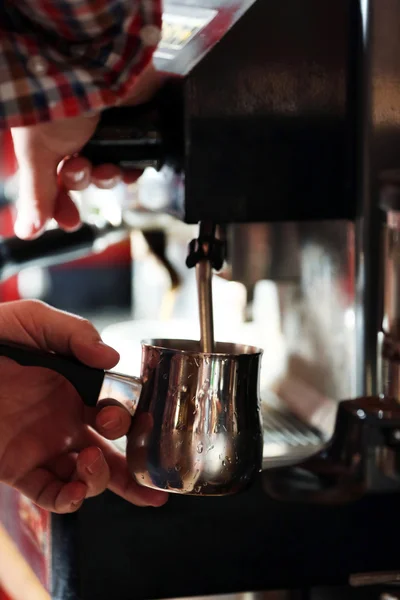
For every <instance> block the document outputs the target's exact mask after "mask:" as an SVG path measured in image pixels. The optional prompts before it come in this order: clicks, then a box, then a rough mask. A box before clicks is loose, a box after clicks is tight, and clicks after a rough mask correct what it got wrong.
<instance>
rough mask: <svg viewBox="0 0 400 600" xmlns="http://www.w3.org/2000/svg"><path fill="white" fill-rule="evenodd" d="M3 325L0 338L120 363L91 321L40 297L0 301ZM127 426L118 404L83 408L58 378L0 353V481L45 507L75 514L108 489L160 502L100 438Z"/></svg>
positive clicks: (104, 364) (101, 363) (97, 362)
mask: <svg viewBox="0 0 400 600" xmlns="http://www.w3.org/2000/svg"><path fill="white" fill-rule="evenodd" d="M0 331H1V338H2V339H3V340H7V341H11V342H14V343H21V344H27V345H30V346H33V347H37V348H41V349H43V350H48V351H54V352H59V353H61V354H67V353H71V354H73V355H75V356H76V357H77V358H78V359H79V360H81V361H82V362H84V363H86V364H87V365H90V366H93V367H97V368H104V369H108V368H111V367H113V366H114V365H115V364H116V363H117V361H118V354H117V352H116V351H115V350H113V349H112V348H110V347H109V346H106V345H105V344H103V343H102V342H101V339H100V336H99V334H98V333H97V331H96V330H95V329H94V327H93V326H92V325H91V324H90V323H89V322H87V321H85V320H83V319H80V318H78V317H75V316H72V315H69V314H67V313H63V312H60V311H57V310H55V309H52V308H50V307H49V306H47V305H45V304H43V303H41V302H36V301H21V302H10V303H6V304H3V305H1V306H0ZM130 424H131V418H130V415H129V414H128V412H127V411H125V409H123V408H119V407H116V406H108V407H106V408H103V410H101V411H97V410H96V409H92V408H88V407H86V406H85V405H84V404H83V402H82V400H81V399H80V397H79V396H78V394H77V392H76V391H75V389H74V388H73V387H72V386H71V384H70V383H69V382H67V381H66V380H65V379H64V378H63V377H62V376H60V375H58V374H56V373H54V372H52V371H48V370H47V369H42V368H36V367H29V368H26V367H21V366H19V365H18V364H16V363H15V362H13V361H11V360H9V359H7V358H0V482H3V483H6V484H8V485H11V486H13V487H14V488H16V489H17V490H19V491H21V492H22V493H23V494H24V495H25V496H27V497H29V498H31V499H32V500H33V501H34V502H36V503H37V504H38V505H40V506H42V507H43V508H45V509H47V510H51V511H54V512H59V513H67V512H73V511H75V510H77V509H78V508H79V507H80V506H81V504H82V502H83V500H84V499H85V498H89V497H91V496H95V495H97V494H100V493H102V492H103V491H104V490H105V489H106V488H107V487H108V488H109V489H110V490H112V491H114V492H115V493H116V494H119V495H120V496H122V497H123V498H125V499H126V500H128V501H129V502H132V503H133V504H137V505H139V506H161V505H163V504H164V503H165V502H166V500H167V495H166V494H164V493H162V492H156V491H153V490H149V489H146V488H143V487H140V486H138V485H137V484H136V483H135V482H134V481H133V479H132V478H131V476H130V475H129V472H128V469H127V465H126V460H125V457H123V456H122V455H121V454H120V453H118V452H117V451H116V450H115V449H114V448H113V447H112V445H111V444H110V443H109V442H107V441H106V440H105V439H104V438H108V439H117V438H119V437H121V436H122V435H125V434H126V433H127V432H128V429H129V427H130ZM96 430H97V431H96Z"/></svg>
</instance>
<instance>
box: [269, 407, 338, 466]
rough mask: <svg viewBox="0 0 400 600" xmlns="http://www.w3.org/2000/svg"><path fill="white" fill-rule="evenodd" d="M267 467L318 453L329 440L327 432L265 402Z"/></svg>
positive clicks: (301, 459) (290, 462) (299, 459)
mask: <svg viewBox="0 0 400 600" xmlns="http://www.w3.org/2000/svg"><path fill="white" fill-rule="evenodd" d="M262 417H263V429H264V450H263V469H273V468H276V467H279V466H282V465H289V464H295V463H297V462H300V461H303V460H305V459H306V458H308V457H310V456H312V455H313V454H317V453H318V452H319V451H320V449H321V448H322V447H323V446H324V444H325V443H326V441H327V440H326V439H325V437H324V435H323V434H322V433H321V432H320V431H318V430H317V429H315V428H313V427H311V426H309V425H307V424H305V423H304V422H303V421H301V420H300V419H298V418H297V417H296V416H295V415H293V414H292V413H290V412H287V411H284V410H280V409H279V410H278V409H276V408H273V407H271V406H269V405H268V404H263V405H262Z"/></svg>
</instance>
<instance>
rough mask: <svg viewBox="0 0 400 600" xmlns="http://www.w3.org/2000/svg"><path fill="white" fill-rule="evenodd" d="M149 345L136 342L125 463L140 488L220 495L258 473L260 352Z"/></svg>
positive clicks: (165, 342) (178, 342)
mask: <svg viewBox="0 0 400 600" xmlns="http://www.w3.org/2000/svg"><path fill="white" fill-rule="evenodd" d="M215 351H216V353H215V354H204V353H201V352H200V351H199V342H191V341H182V340H151V341H150V342H149V343H148V344H147V343H144V345H143V355H142V365H143V367H142V380H143V391H142V396H141V399H140V402H139V406H138V409H137V413H136V415H135V419H134V421H133V425H132V429H131V431H130V434H129V438H128V446H127V453H128V464H129V468H130V471H131V473H132V475H133V476H134V477H135V479H136V480H137V482H138V483H139V484H141V485H144V486H146V487H151V488H155V489H160V490H165V491H169V492H175V493H181V494H194V495H223V494H231V493H235V492H238V491H239V490H241V489H243V488H245V487H247V485H248V484H249V482H250V481H251V480H252V478H253V476H254V475H255V474H257V472H258V471H259V469H260V468H261V457H262V431H261V419H260V409H259V370H260V362H261V354H262V352H261V351H260V350H258V349H257V348H253V347H251V346H240V345H235V344H223V343H217V344H216V348H215Z"/></svg>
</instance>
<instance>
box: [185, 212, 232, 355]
mask: <svg viewBox="0 0 400 600" xmlns="http://www.w3.org/2000/svg"><path fill="white" fill-rule="evenodd" d="M216 229H217V228H216V225H214V224H212V223H206V222H204V221H202V222H201V223H200V229H199V237H198V238H197V239H195V240H192V242H191V243H190V245H189V254H188V257H187V259H186V265H187V266H188V267H189V268H191V267H196V276H197V292H198V299H199V317H200V350H201V352H205V353H207V354H208V353H212V352H214V318H213V302H212V270H213V269H215V270H217V271H219V270H220V269H221V268H222V265H223V263H224V259H225V244H224V242H222V241H221V240H219V239H218V238H217V237H216Z"/></svg>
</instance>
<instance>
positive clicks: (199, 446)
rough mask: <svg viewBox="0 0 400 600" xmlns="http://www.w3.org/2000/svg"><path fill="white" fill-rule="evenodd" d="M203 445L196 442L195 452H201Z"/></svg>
mask: <svg viewBox="0 0 400 600" xmlns="http://www.w3.org/2000/svg"><path fill="white" fill-rule="evenodd" d="M203 449H204V446H203V444H202V443H201V442H199V443H198V444H197V452H198V453H199V454H201V453H202V452H203Z"/></svg>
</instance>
